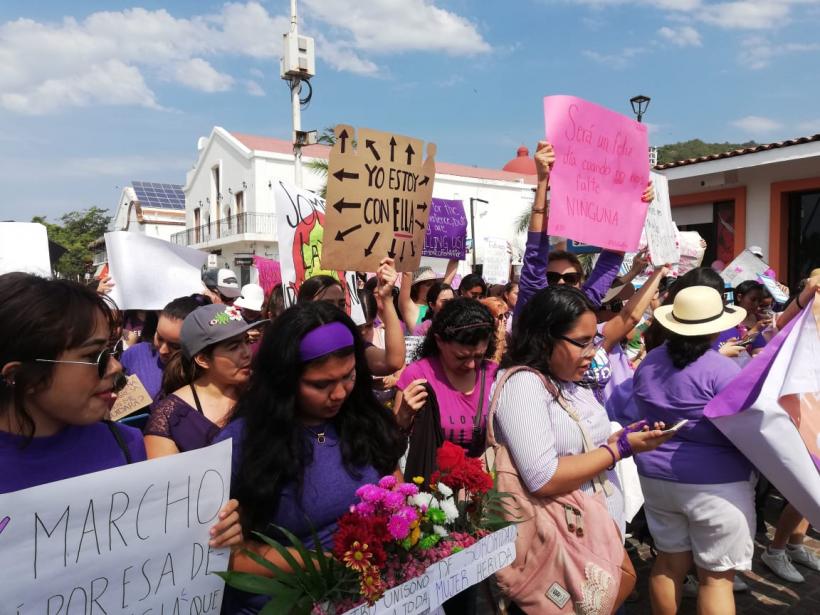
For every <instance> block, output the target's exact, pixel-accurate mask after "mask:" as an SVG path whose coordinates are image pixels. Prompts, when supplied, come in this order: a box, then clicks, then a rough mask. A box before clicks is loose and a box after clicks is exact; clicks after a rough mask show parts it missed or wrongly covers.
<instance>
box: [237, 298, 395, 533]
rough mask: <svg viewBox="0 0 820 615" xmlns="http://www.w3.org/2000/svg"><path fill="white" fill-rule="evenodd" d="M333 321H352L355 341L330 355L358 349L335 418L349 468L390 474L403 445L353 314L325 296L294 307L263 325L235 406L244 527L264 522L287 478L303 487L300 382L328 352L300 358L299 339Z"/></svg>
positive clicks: (306, 457)
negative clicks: (240, 425)
mask: <svg viewBox="0 0 820 615" xmlns="http://www.w3.org/2000/svg"><path fill="white" fill-rule="evenodd" d="M330 322H341V323H342V324H343V325H344V326H345V327H347V328H348V329H349V330H350V332H351V333H352V334H353V339H354V346H353V348H352V349H350V348H347V349H342V350H339V351H337V352H336V353H333V354H331V355H328V356H335V357H346V356H350V355H351V354H353V355H355V357H356V381H355V384H354V386H353V391H352V392H351V394H350V395H349V396H348V398H347V399H346V400H345V402H344V404H343V405H342V408H341V410H340V411H339V414H338V415H337V416H336V417H335V418H334V419H333V423H334V425H335V427H336V429H337V431H338V433H339V439H340V447H341V453H342V461H343V464H344V467H345V469H346V470H347V471H348V472H349V473H350V474H351V475H354V476H355V475H356V474H355V468H357V467H362V466H367V465H371V466H373V467H375V468H376V470H378V471H379V473H381V474H383V475H386V474H392V473H393V472H394V471H395V469H396V465H397V463H398V460H399V458H400V457H401V455H402V454H403V453H404V450H405V447H406V444H407V439H406V437H405V436H404V435H402V433H401V431H400V430H399V428H398V426H397V425H396V422H395V419H394V418H393V415H392V414H391V413H390V412H389V411H388V410H386V409H385V408H384V406H382V405H381V404H380V403H379V402H378V401H377V400H376V398H375V397H374V396H373V390H372V387H373V379H372V375H371V373H370V369H369V368H368V367H367V360H366V359H365V355H364V343H363V342H362V338H361V336H360V335H359V332H358V329H357V327H356V325H355V324H353V321H352V320H350V318H349V317H348V316H347V315H346V314H345V313H344V312H342V311H340V310H338V309H337V308H335V307H334V306H332V305H329V304H327V303H325V302H322V301H315V302H307V303H303V304H298V305H296V306H294V307H291V308H289V309H288V310H286V311H285V312H283V313H282V315H281V316H280V317H279V318H278V319H276V321H274V322H273V323H271V326H270V328H269V329H268V330H267V331H266V332H265V337H264V338H263V339H262V343H261V345H260V348H259V352H258V354H257V355H256V358H255V360H254V364H253V374H252V376H251V380H250V382H249V383H248V388H247V390H246V391H245V393H244V394H243V395H242V397H241V398H240V399H239V401H238V403H237V405H236V409H235V411H234V416H233V418H234V419H236V418H242V419H244V421H245V425H244V433H243V444H242V454H241V459H240V462H239V471H238V477H239V478H238V483H237V486H236V490H235V491H236V495H237V498H238V499H239V501H240V502H242V511H243V525H244V526H245V531H246V532H248V531H254V530H255V531H265V530H266V529H267V524H268V522H269V520H270V518H271V515H272V514H273V512H274V511H275V510H276V508H277V505H278V501H279V497H280V495H281V492H282V488H283V486H285V485H286V484H289V483H290V484H296V485H297V486H298V487H299V488H301V484H302V479H303V476H304V471H305V468H306V467H307V465H308V464H309V463H310V462H311V447H310V443H309V442H308V441H307V439H306V438H305V431H304V429H303V427H302V425H301V424H300V422H299V420H298V407H297V394H298V390H299V382H300V380H301V377H302V374H303V373H304V371H305V369H306V367H307V366H308V365H317V364H321V363H322V362H323V361H326V360H327V358H328V357H327V356H326V357H320V358H319V359H316V360H315V361H312V362H310V363H307V364H305V363H302V362H301V361H300V359H299V344H300V341H301V340H302V338H303V337H304V336H305V335H306V334H307V333H309V332H310V331H312V330H313V329H315V328H316V327H318V326H320V325H323V324H327V323H330ZM300 491H301V489H300Z"/></svg>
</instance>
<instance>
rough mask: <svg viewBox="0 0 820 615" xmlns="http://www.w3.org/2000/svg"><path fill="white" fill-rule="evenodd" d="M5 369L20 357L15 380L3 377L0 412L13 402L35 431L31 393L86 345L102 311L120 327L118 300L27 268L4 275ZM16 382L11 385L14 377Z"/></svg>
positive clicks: (0, 358) (27, 429)
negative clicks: (63, 357) (58, 362)
mask: <svg viewBox="0 0 820 615" xmlns="http://www.w3.org/2000/svg"><path fill="white" fill-rule="evenodd" d="M0 297H2V300H0V368H2V367H3V366H4V365H6V364H7V363H11V362H14V361H19V362H20V363H21V365H20V367H19V368H17V369H16V370H15V372H14V378H13V380H12V379H11V378H9V379H3V378H0V414H2V413H4V412H5V409H6V408H8V407H10V408H11V411H12V412H14V413H15V414H16V416H17V420H18V422H19V423H20V425H21V426H22V428H23V435H24V436H26V437H27V438H31V437H32V436H33V435H34V429H35V425H34V421H33V420H32V418H31V416H30V415H29V414H28V412H27V411H26V408H25V397H26V395H27V394H28V393H30V392H32V391H34V392H39V391H43V390H45V389H47V388H48V387H49V385H50V384H51V377H52V375H53V373H54V363H40V362H36V361H35V359H50V360H55V359H57V358H58V357H59V356H60V354H61V353H62V352H64V351H66V350H69V349H71V348H76V347H77V346H79V345H81V344H83V343H84V342H85V341H86V340H87V339H88V337H89V336H90V335H91V334H92V333H93V332H94V328H95V327H96V324H97V323H96V319H97V316H98V314H102V316H103V317H104V318H105V320H106V322H107V323H108V326H109V333H110V332H113V331H114V330H115V329H116V328H117V326H118V318H117V315H116V311H115V307H114V304H113V303H112V302H111V300H110V299H108V298H107V297H105V296H103V295H99V294H97V293H96V292H94V291H93V290H92V289H91V288H89V287H87V286H84V285H82V284H78V283H76V282H71V281H69V280H46V279H45V278H40V277H37V276H35V275H30V274H27V273H18V272H15V273H7V274H4V275H0ZM10 381H11V382H13V383H14V384H11V382H10Z"/></svg>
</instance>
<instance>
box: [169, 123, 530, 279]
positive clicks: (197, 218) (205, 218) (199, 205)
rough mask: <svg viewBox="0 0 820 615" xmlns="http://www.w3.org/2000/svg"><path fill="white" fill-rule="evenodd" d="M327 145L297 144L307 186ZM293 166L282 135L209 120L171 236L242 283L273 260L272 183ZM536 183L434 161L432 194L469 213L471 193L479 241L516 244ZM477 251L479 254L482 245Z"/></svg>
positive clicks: (314, 181)
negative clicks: (258, 260)
mask: <svg viewBox="0 0 820 615" xmlns="http://www.w3.org/2000/svg"><path fill="white" fill-rule="evenodd" d="M329 151H330V148H329V147H327V146H324V145H311V146H309V147H306V148H304V149H303V159H302V160H303V185H304V187H305V188H307V189H309V190H314V191H319V190H320V189H321V188H322V185H323V184H324V181H325V180H324V178H323V177H322V176H321V175H320V174H318V173H316V172H314V171H312V170H311V169H310V166H309V165H310V162H311V161H312V160H316V159H324V160H326V159H327V157H328V154H329ZM293 167H294V163H293V149H292V146H291V144H290V143H289V142H288V141H283V140H280V139H273V138H269V137H260V136H254V135H246V134H239V133H231V132H228V131H227V130H225V129H224V128H221V127H219V126H217V127H215V128H214V129H213V131H212V132H211V134H210V136H208V137H202V138H201V139H200V140H199V143H198V154H197V160H196V164H195V165H194V168H193V169H192V170H191V171H189V172H188V174H187V177H186V181H185V186H184V188H183V191H184V193H185V230H184V231H182V232H178V233H175V234H174V235H173V236H172V237H171V241H172V242H174V243H177V244H180V245H187V246H191V247H194V248H198V249H201V250H205V251H208V252H212V253H217V254H219V255H220V258H219V264H220V266H223V265H227V266H228V267H231V268H233V269H234V270H235V271H236V272H237V274H238V275H239V276H240V277H241V281H242V283H243V284H245V283H247V282H250V281H254V275H255V274H254V273H253V272H254V270H253V268H252V267H250V265H251V263H252V257H253V256H254V255H259V256H265V257H268V258H273V259H277V260H278V255H279V249H278V246H277V243H276V215H275V213H276V212H275V204H274V199H273V189H272V186H273V183H274V182H275V181H279V180H282V181H286V182H293V181H294V179H293V178H294V168H293ZM534 187H535V177H534V176H532V175H525V174H522V173H516V172H509V171H502V170H497V169H485V168H478V167H469V166H464V165H458V164H449V163H445V162H438V161H437V162H436V179H435V184H434V188H433V195H434V196H435V197H436V198H443V199H459V200H462V201H463V202H464V206H465V211H466V213H467V216H468V219H469V208H470V203H471V199H472V200H473V204H474V217H475V227H476V229H475V235H476V238H478V241H477V243H478V244H479V246H480V243H481V238H483V237H489V236H493V237H502V238H504V239H507V240H508V241H510V242H511V243H513V245H514V246H518V247H519V248H521V247H523V244H521V241H520V237H518V236H517V234H516V232H515V226H516V221H517V219H518V218H519V217H520V215H521V214H522V212H524V211H526V210H527V209H529V207H530V206H531V204H532V197H533V193H532V191H533V189H534ZM484 201H486V203H485V202H484ZM468 232H469V231H468ZM478 255H479V261H480V256H481V251H480V247H479V250H478Z"/></svg>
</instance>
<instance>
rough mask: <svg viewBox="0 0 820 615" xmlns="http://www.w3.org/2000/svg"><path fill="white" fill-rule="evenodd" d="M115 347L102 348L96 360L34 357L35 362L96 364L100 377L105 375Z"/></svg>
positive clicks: (114, 352)
mask: <svg viewBox="0 0 820 615" xmlns="http://www.w3.org/2000/svg"><path fill="white" fill-rule="evenodd" d="M116 352H117V351H116V347H115V348H114V349H111V348H103V349H102V351H101V352H100V354H99V356H98V357H97V360H96V361H61V360H58V359H34V362H35V363H68V364H71V365H96V366H97V375H98V376H99V377H100V379H102V378H104V377H105V373H106V372H107V371H108V365H109V364H110V363H111V359H112V358H113V357H114V355H115V354H116Z"/></svg>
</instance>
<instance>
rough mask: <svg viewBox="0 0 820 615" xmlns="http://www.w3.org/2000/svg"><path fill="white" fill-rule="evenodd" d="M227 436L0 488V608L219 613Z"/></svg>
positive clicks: (26, 612) (38, 614) (37, 614)
mask: <svg viewBox="0 0 820 615" xmlns="http://www.w3.org/2000/svg"><path fill="white" fill-rule="evenodd" d="M230 480H231V443H230V442H229V441H228V442H221V443H219V444H216V445H214V446H210V447H208V448H203V449H199V450H197V451H192V452H188V453H182V454H179V455H171V456H168V457H162V458H160V459H154V460H152V461H146V462H142V463H135V464H131V465H126V466H121V467H119V468H114V469H111V470H106V471H103V472H95V473H93V474H86V475H83V476H77V477H75V478H69V479H67V480H62V481H57V482H54V483H48V484H45V485H41V486H39V487H32V488H30V489H24V490H22V491H17V492H14V493H7V494H3V495H0V511H2V513H0V514H2V515H3V516H4V517H5V519H8V520H7V521H5V524H4V528H3V531H2V533H1V534H0V566H2V570H3V574H2V575H0V596H2V599H0V611H1V612H2V613H4V614H5V613H9V614H11V613H14V614H15V615H73V614H76V613H141V614H142V613H154V614H157V615H158V614H160V613H165V614H167V615H170V614H172V613H178V614H182V613H185V614H188V613H196V614H198V615H202V614H205V613H212V614H213V615H218V613H219V609H220V605H221V602H222V594H223V586H224V584H223V582H222V580H221V579H220V578H219V577H218V576H216V575H214V574H211V573H212V572H214V571H224V570H226V569H227V567H228V559H229V556H230V550H229V549H210V548H209V547H208V540H209V538H210V536H209V530H210V528H211V526H212V525H214V524H215V523H217V522H218V515H219V510H220V508H221V507H222V505H223V504H224V503H225V502H226V501H227V500H228V497H229V496H228V490H229V487H230Z"/></svg>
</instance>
